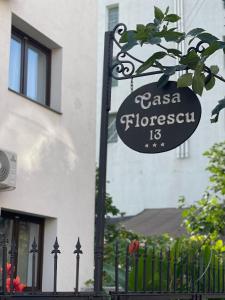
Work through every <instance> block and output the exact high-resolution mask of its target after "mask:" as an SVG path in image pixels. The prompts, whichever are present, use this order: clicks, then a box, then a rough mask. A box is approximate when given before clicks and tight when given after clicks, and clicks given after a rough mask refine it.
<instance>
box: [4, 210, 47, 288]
mask: <svg viewBox="0 0 225 300" xmlns="http://www.w3.org/2000/svg"><path fill="white" fill-rule="evenodd" d="M0 216H1V217H2V218H5V219H10V220H12V221H13V231H12V239H14V240H15V242H16V245H17V247H18V240H19V230H18V222H19V221H25V222H31V223H35V224H38V225H39V236H38V241H37V244H38V261H37V265H36V270H37V282H36V283H37V284H36V286H35V290H37V291H39V290H41V289H42V272H43V249H44V218H40V217H36V216H32V215H26V214H21V213H16V212H11V211H7V210H1V214H0ZM8 250H10V249H8ZM17 255H18V251H17ZM17 264H18V257H17V256H16V257H15V274H17ZM26 290H27V291H29V290H31V286H28V287H26Z"/></svg>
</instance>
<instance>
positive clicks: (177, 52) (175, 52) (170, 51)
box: [167, 48, 182, 56]
mask: <svg viewBox="0 0 225 300" xmlns="http://www.w3.org/2000/svg"><path fill="white" fill-rule="evenodd" d="M167 52H168V53H172V54H174V55H176V56H180V55H181V54H182V52H181V51H180V50H178V49H173V48H170V49H167Z"/></svg>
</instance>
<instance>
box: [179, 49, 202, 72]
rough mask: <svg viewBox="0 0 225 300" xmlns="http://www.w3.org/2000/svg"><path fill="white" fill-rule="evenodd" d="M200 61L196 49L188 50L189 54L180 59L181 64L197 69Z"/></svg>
mask: <svg viewBox="0 0 225 300" xmlns="http://www.w3.org/2000/svg"><path fill="white" fill-rule="evenodd" d="M199 61H200V57H199V56H198V54H197V53H196V52H195V51H194V50H192V51H190V52H188V54H187V55H185V56H183V57H182V58H181V59H180V63H181V64H183V65H186V66H188V67H189V68H191V69H195V68H196V66H197V64H198V62H199Z"/></svg>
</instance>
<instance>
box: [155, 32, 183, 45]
mask: <svg viewBox="0 0 225 300" xmlns="http://www.w3.org/2000/svg"><path fill="white" fill-rule="evenodd" d="M155 35H156V36H159V37H164V38H165V40H166V41H167V42H176V43H179V42H180V41H181V40H182V39H183V38H184V37H185V34H184V33H182V32H178V31H169V30H168V31H165V30H164V31H160V32H157V33H156V34H155Z"/></svg>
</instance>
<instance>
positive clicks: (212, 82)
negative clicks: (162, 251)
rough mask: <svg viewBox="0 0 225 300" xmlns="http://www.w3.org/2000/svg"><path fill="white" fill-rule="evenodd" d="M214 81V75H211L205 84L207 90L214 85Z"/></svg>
mask: <svg viewBox="0 0 225 300" xmlns="http://www.w3.org/2000/svg"><path fill="white" fill-rule="evenodd" d="M208 76H210V75H208ZM215 82H216V80H215V77H214V76H212V77H211V79H210V80H209V81H208V82H207V83H206V84H205V88H206V90H207V91H209V90H211V89H212V88H213V87H214V85H215Z"/></svg>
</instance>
